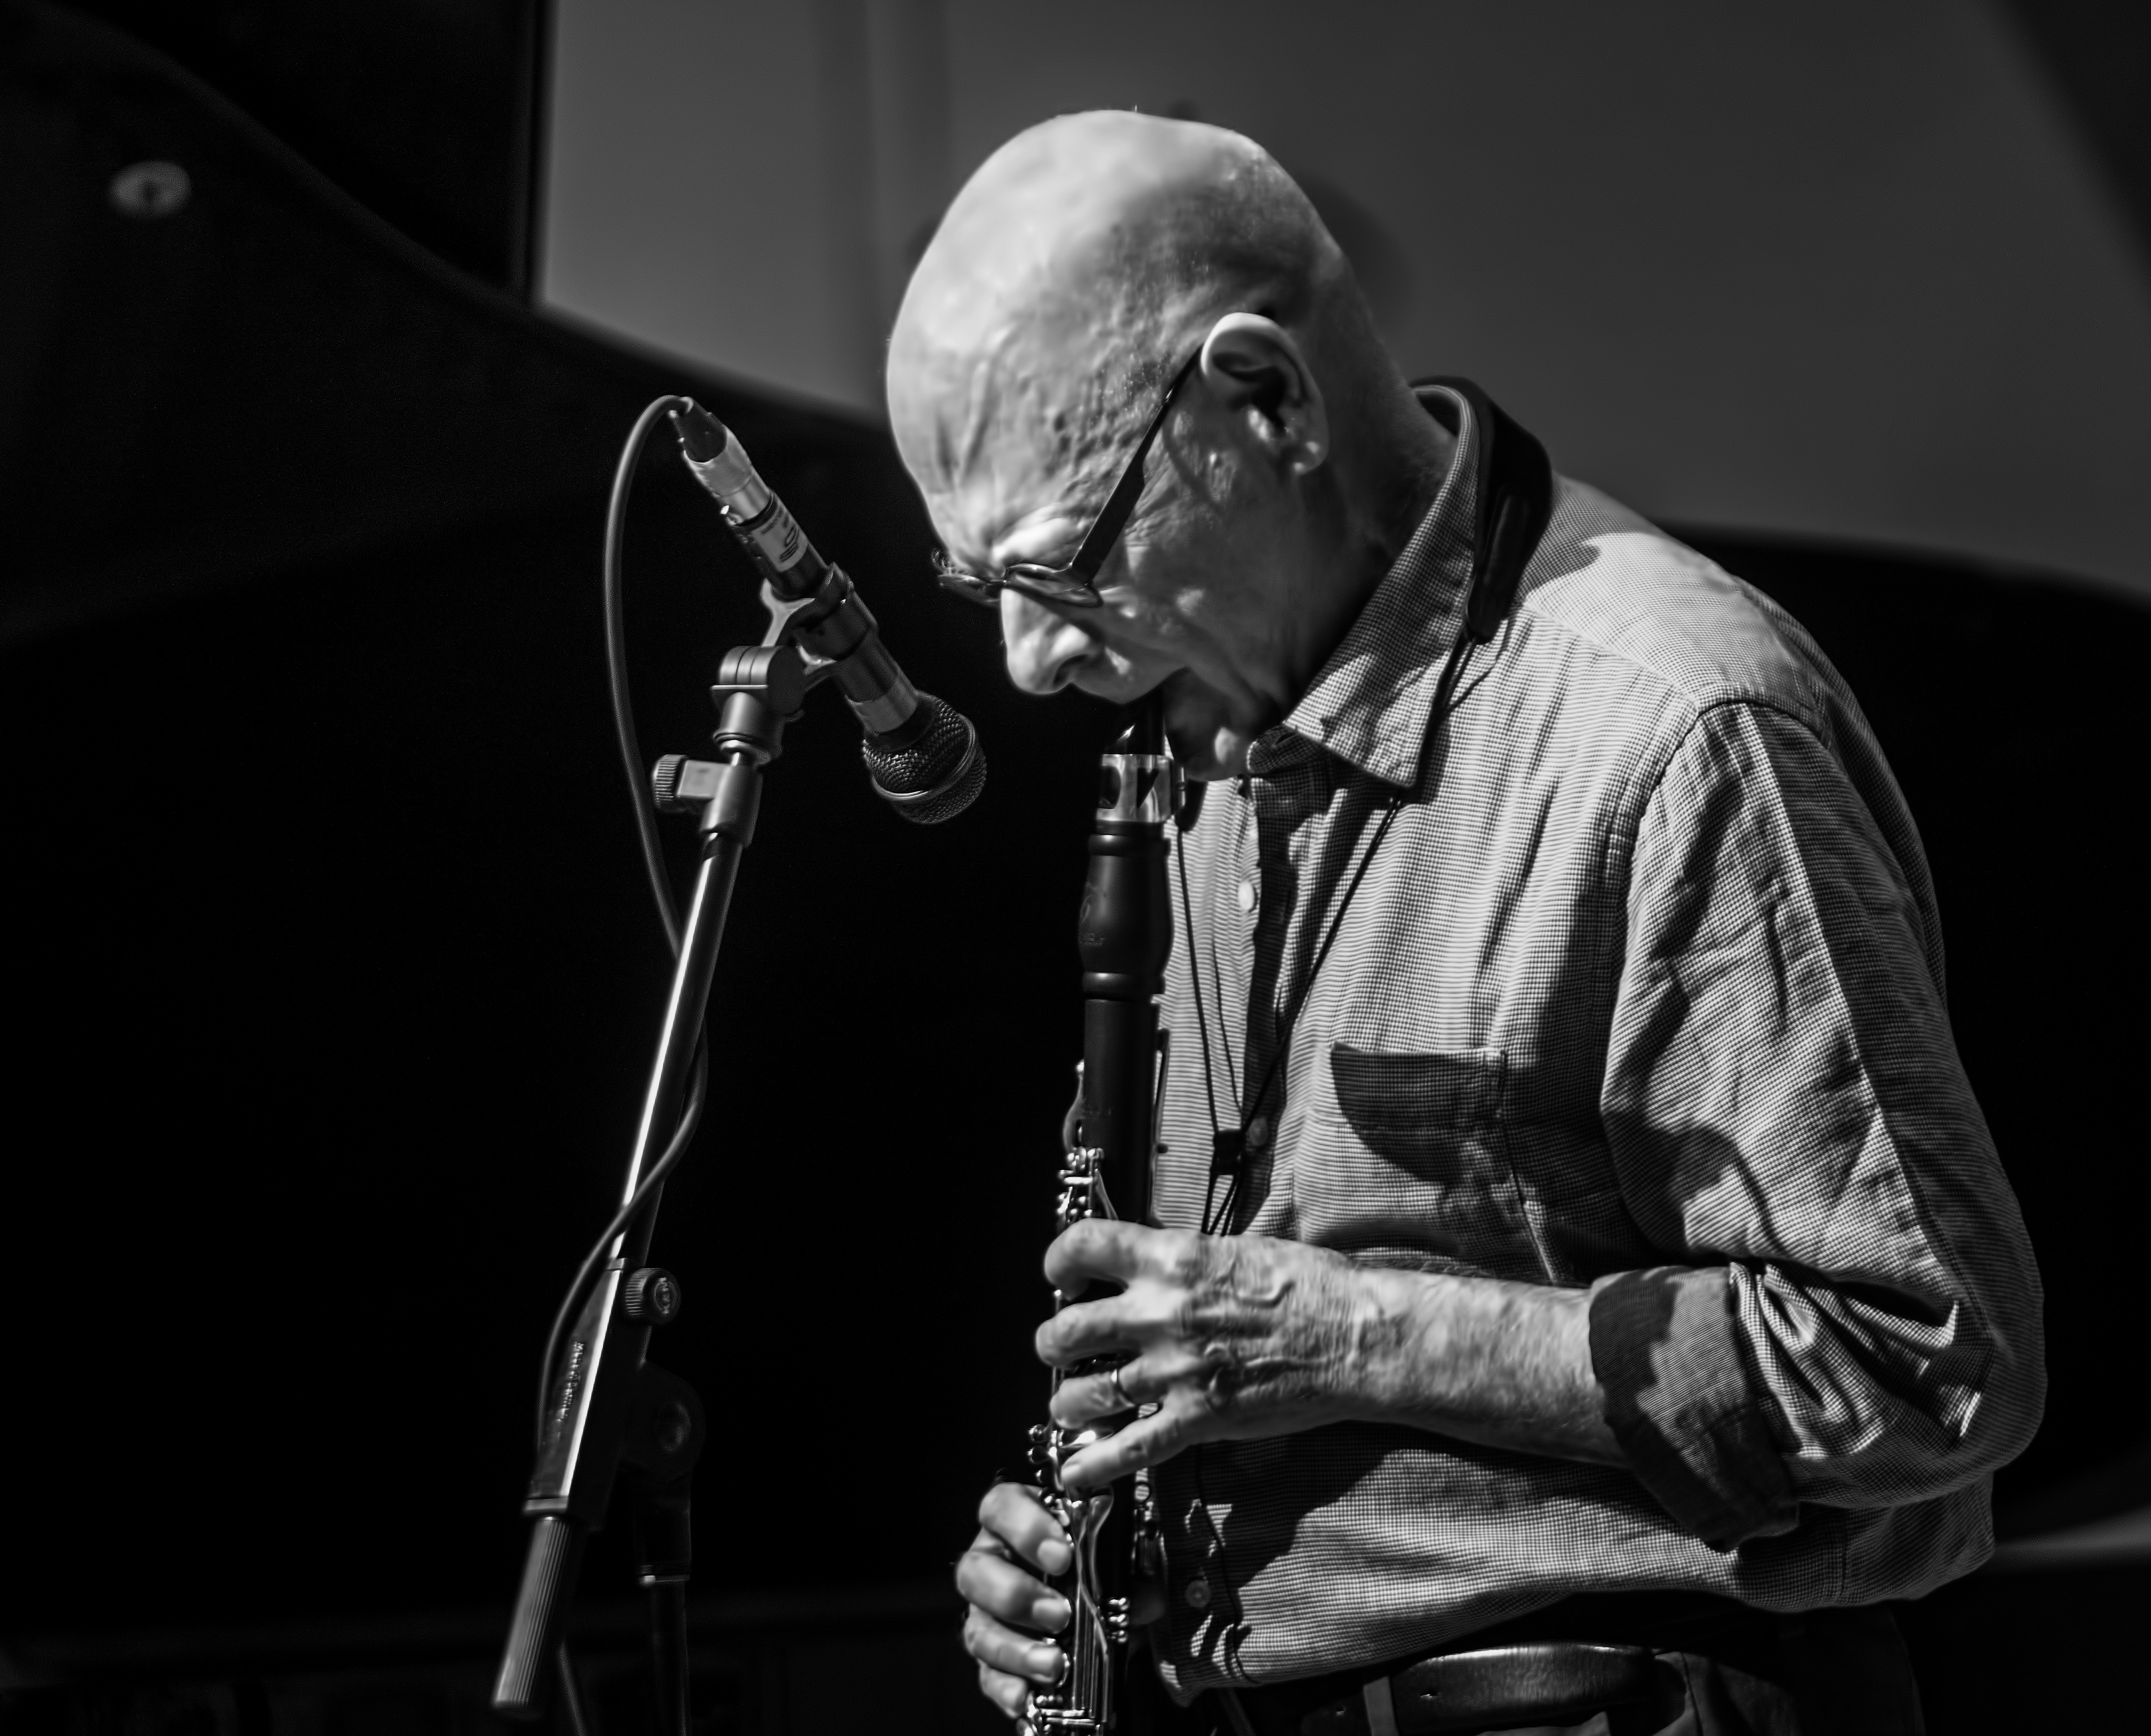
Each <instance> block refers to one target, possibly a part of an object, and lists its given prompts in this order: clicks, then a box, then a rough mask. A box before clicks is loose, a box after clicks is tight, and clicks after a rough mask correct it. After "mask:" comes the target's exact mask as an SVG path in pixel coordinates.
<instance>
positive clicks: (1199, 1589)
mask: <svg viewBox="0 0 2151 1736" xmlns="http://www.w3.org/2000/svg"><path fill="white" fill-rule="evenodd" d="M1181 1596H1182V1597H1185V1598H1186V1599H1187V1607H1189V1608H1190V1609H1207V1608H1209V1607H1210V1582H1209V1581H1208V1580H1207V1579H1205V1578H1204V1577H1202V1575H1201V1574H1199V1573H1198V1574H1197V1575H1196V1576H1195V1577H1194V1578H1192V1579H1191V1580H1189V1581H1188V1582H1187V1590H1186V1591H1185V1592H1182V1593H1181Z"/></svg>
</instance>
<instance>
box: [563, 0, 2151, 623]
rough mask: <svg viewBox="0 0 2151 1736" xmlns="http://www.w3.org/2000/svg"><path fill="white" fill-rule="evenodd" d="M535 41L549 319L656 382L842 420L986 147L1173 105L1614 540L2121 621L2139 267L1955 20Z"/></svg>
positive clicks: (967, 29) (1482, 11)
mask: <svg viewBox="0 0 2151 1736" xmlns="http://www.w3.org/2000/svg"><path fill="white" fill-rule="evenodd" d="M557 15H558V20H559V25H558V28H559V40H558V44H557V52H556V54H555V57H554V64H555V68H556V73H555V88H554V118H553V132H552V158H551V165H550V186H549V205H548V218H547V228H546V235H545V258H544V294H545V296H546V299H547V300H548V301H549V303H550V305H552V306H554V307H555V308H557V309H559V310H560V311H563V312H564V313H567V314H569V315H572V316H576V317H579V318H581V319H585V320H588V321H595V323H597V324H599V325H601V326H606V327H609V328H610V329H613V330H615V331H618V332H622V333H625V334H627V335H630V336H631V337H635V338H637V339H639V340H641V341H643V342H647V343H650V344H654V345H656V346H658V347H662V348H666V349H669V350H671V351H674V352H677V353H679V354H681V356H683V357H691V358H693V359H696V360H697V361H700V362H705V363H707V364H710V365H713V366H716V367H720V368H722V369H725V370H727V371H730V372H735V373H737V374H740V375H741V376H744V377H747V378H750V379H752V380H755V381H759V382H765V383H767V384H769V385H771V386H773V387H777V388H779V389H782V390H784V391H786V392H792V393H796V394H802V395H805V396H808V397H816V398H819V399H822V400H825V401H828V402H834V403H838V404H845V405H850V406H854V407H858V408H860V409H862V410H863V411H866V412H873V410H874V407H875V406H876V404H877V401H878V372H879V351H880V342H881V338H882V336H883V333H884V332H885V331H886V329H887V324H888V317H889V315H890V314H891V312H892V311H893V308H894V306H895V303H896V298H897V296H898V295H899V294H900V292H901V290H902V286H903V277H904V275H905V272H906V270H907V269H908V262H909V259H910V257H912V256H914V250H915V247H916V245H918V243H919V240H922V239H923V235H924V231H925V230H926V228H927V227H928V226H929V225H930V224H931V222H932V220H933V217H934V213H935V212H936V211H938V210H939V207H940V205H941V203H942V202H943V201H944V200H945V199H946V198H947V196H948V195H949V193H951V192H953V190H954V188H955V187H956V186H957V185H959V184H960V182H961V180H962V178H963V176H964V175H965V174H966V173H968V172H969V170H970V169H971V168H972V167H973V166H974V165H975V164H977V163H978V162H979V160H980V159H982V158H983V157H984V155H985V154H987V153H988V152H989V151H990V150H991V149H993V148H994V146H995V145H996V144H999V143H1000V141H1001V140H1002V139H1005V137H1007V136H1008V135H1009V134H1010V133H1012V132H1014V131H1015V130H1016V129H1019V128H1020V127H1022V126H1024V125H1026V124H1029V123H1030V122H1031V121H1034V120H1036V119H1041V118H1043V117H1045V116H1046V115H1050V114H1057V113H1061V112H1065V111H1066V110H1069V109H1082V108H1095V107H1109V106H1133V107H1140V108H1142V109H1150V110H1153V111H1165V110H1168V109H1181V110H1182V111H1183V112H1186V111H1188V110H1192V112H1195V113H1197V114H1200V115H1201V117H1202V119H1206V120H1213V121H1217V122H1218V123H1220V124H1224V125H1227V126H1232V127H1237V128H1239V129H1242V130H1243V131H1245V132H1248V133H1249V134H1252V135H1253V136H1254V137H1255V138H1257V139H1260V140H1261V141H1262V142H1263V144H1266V145H1268V147H1269V148H1270V149H1271V150H1273V152H1274V153H1275V154H1277V155H1278V157H1279V158H1280V159H1282V160H1283V162H1284V164H1286V166H1287V167H1288V169H1290V170H1293V172H1294V173H1295V174H1297V175H1299V176H1301V177H1302V179H1303V180H1305V181H1307V182H1308V183H1309V184H1310V185H1312V186H1313V188H1314V189H1315V190H1316V191H1317V194H1318V203H1323V204H1325V205H1327V206H1329V207H1330V208H1331V209H1332V210H1334V211H1335V213H1336V215H1335V218H1334V226H1336V227H1337V228H1338V229H1339V230H1340V239H1342V240H1344V241H1345V243H1346V245H1347V246H1348V248H1354V247H1355V244H1356V248H1357V251H1359V252H1361V253H1362V254H1363V255H1364V256H1365V257H1364V261H1363V263H1364V265H1365V266H1368V267H1369V268H1370V269H1369V270H1368V271H1366V272H1365V274H1364V275H1366V276H1368V277H1369V279H1370V284H1371V287H1373V288H1374V291H1376V292H1377V299H1378V302H1379V306H1380V307H1381V310H1382V311H1383V314H1384V326H1385V328H1386V330H1387V331H1388V332H1389V337H1390V340H1391V342H1392V343H1393V345H1394V347H1395V349H1396V351H1397V353H1398V356H1399V359H1400V360H1401V361H1402V362H1404V365H1405V367H1407V368H1408V369H1409V370H1410V371H1411V372H1463V373H1469V374H1471V375H1473V376H1475V377H1477V378H1478V379H1479V380H1480V382H1482V383H1483V384H1485V386H1486V387H1487V388H1488V389H1489V390H1490V391H1491V392H1493V393H1494V395H1495V396H1496V397H1498V398H1500V399H1501V401H1502V402H1503V403H1504V404H1505V405H1506V406H1507V407H1509V408H1510V409H1511V410H1512V411H1513V412H1516V414H1517V415H1518V416H1519V417H1520V418H1521V419H1522V420H1524V421H1525V422H1526V423H1527V425H1529V426H1531V427H1532V428H1535V429H1536V430H1537V431H1538V432H1539V433H1541V435H1543V436H1544V437H1545V438H1546V439H1547V441H1548V443H1550V444H1551V447H1552V448H1553V449H1554V453H1555V458H1556V463H1558V464H1560V465H1561V468H1563V469H1565V470H1566V471H1568V472H1569V473H1571V474H1575V475H1578V476H1582V477H1585V478H1589V479H1590V480H1592V481H1594V482H1596V483H1599V484H1600V485H1601V486H1602V487H1605V488H1608V489H1610V490H1611V491H1612V492H1613V493H1616V494H1618V495H1621V496H1622V497H1623V498H1625V499H1627V500H1628V501H1630V503H1631V504H1634V505H1636V506H1637V507H1639V508H1641V509H1643V510H1645V511H1647V512H1650V513H1654V514H1660V515H1663V516H1665V517H1668V518H1675V519H1688V520H1691V521H1694V522H1698V523H1709V524H1723V525H1732V526H1742V527H1749V528H1755V529H1784V530H1793V531H1804V532H1815V533H1822V534H1831V535H1839V536H1854V537H1863V538H1871V539H1881V540H1885V541H1894V542H1902V543H1912V544H1923V545H1926V546H1929V547H1934V548H1940V549H1954V550H1957V551H1961V552H1965V553H1971V554H1984V555H1988V556H1992V557H1995V558H1999V559H2011V560H2017V561H2024V562H2029V563H2032V564H2039V565H2045V566H2049V567H2055V568H2060V569H2067V570H2074V571H2078V572H2081V573H2084V574H2089V575H2093V576H2098V577H2103V578H2107V579H2112V580H2123V581H2129V582H2135V583H2139V584H2143V585H2147V586H2151V558H2147V557H2146V556H2145V555H2144V554H2143V552H2142V551H2141V546H2140V544H2141V539H2140V535H2139V533H2138V529H2137V526H2136V524H2135V522H2134V516H2135V509H2137V506H2138V499H2139V498H2140V497H2141V495H2142V494H2143V486H2142V483H2141V481H2140V479H2141V478H2146V477H2147V476H2151V421H2147V418H2146V415H2145V413H2144V411H2143V406H2146V405H2151V267H2147V261H2146V258H2145V256H2144V255H2143V253H2142V252H2141V251H2138V249H2137V248H2136V246H2135V245H2134V243H2133V240H2132V237H2131V235H2130V234H2129V232H2128V230H2127V228H2126V226H2125V223H2124V220H2123V217H2122V215H2121V213H2120V210H2119V208H2118V205H2116V204H2115V203H2114V202H2113V201H2112V200H2109V199H2108V197H2107V196H2106V195H2105V191H2104V189H2103V184H2102V183H2101V181H2100V180H2099V178H2098V175H2097V173H2096V171H2095V170H2094V168H2093V164H2091V161H2090V159H2089V158H2088V154H2087V153H2086V152H2085V150H2084V149H2083V146H2082V145H2081V144H2079V143H2078V140H2077V139H2076V137H2075V136H2074V134H2073V132H2072V131H2071V129H2070V127H2069V125H2068V124H2067V118H2066V116H2065V115H2064V114H2062V111H2061V110H2060V109H2059V108H2058V106H2057V104H2056V103H2055V101H2054V100H2053V99H2052V97H2051V96H2050V94H2049V93H2048V92H2047V88H2046V86H2045V85H2044V84H2043V82H2042V78H2041V77H2040V75H2039V73H2038V70H2037V67H2036V65H2035V64H2034V63H2032V61H2031V60H2030V59H2029V58H2028V56H2027V55H2026V54H2025V53H2023V52H2022V50H2021V49H2020V48H2019V47H2018V45H2017V43H2016V41H2015V39H2014V38H2012V36H2011V35H2010V34H2009V33H2008V31H2007V28H2006V26H2005V24H2004V23H2003V22H2002V18H2001V17H2000V15H1999V14H1998V13H1997V12H1996V11H1994V10H1992V9H1990V8H1989V7H1988V6H1987V5H1985V4H1982V3H1981V0H1886V3H1881V4H1877V3H1875V0H1812V3H1809V4H1805V5H1802V6H1799V7H1793V6H1789V5H1781V6H1778V7H1774V8H1761V7H1742V8H1734V7H1728V6H1724V5H1722V4H1712V3H1707V0H1625V3H1613V0H1419V3H1410V4H1405V3H1392V4H1381V3H1376V0H1326V3H1324V4H1323V5H1320V6H1310V5H1308V4H1306V3H1304V0H1302V3H1298V4H1293V3H1286V0H1148V3H1133V0H1090V3H1086V4H1084V5H1081V6H1075V5H1059V6H1050V7H1049V6H1047V5H1045V4H1042V3H1039V0H791V3H784V0H558V8H557ZM1339 207H1341V209H1339Z"/></svg>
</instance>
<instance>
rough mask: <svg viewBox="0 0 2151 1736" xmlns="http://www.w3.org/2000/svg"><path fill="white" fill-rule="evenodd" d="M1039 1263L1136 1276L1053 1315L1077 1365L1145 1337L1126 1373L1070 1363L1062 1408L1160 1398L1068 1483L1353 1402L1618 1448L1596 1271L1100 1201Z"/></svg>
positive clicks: (1076, 1412) (1442, 1427)
mask: <svg viewBox="0 0 2151 1736" xmlns="http://www.w3.org/2000/svg"><path fill="white" fill-rule="evenodd" d="M1045 1275H1046V1277H1047V1278H1048V1279H1049V1280H1050V1281H1051V1282H1052V1283H1053V1284H1054V1285H1055V1287H1056V1288H1059V1289H1060V1290H1061V1291H1062V1292H1063V1293H1066V1294H1070V1295H1073V1294H1076V1293H1080V1292H1081V1291H1082V1290H1083V1288H1085V1287H1086V1285H1087V1284H1088V1283H1090V1282H1091V1280H1092V1279H1094V1278H1111V1279H1113V1280H1115V1281H1116V1282H1118V1283H1121V1284H1124V1285H1125V1286H1126V1289H1125V1290H1124V1291H1122V1293H1121V1294H1119V1295H1116V1296H1109V1297H1106V1298H1103V1299H1101V1300H1100V1301H1097V1302H1083V1303H1075V1304H1073V1305H1072V1306H1070V1307H1068V1308H1063V1309H1061V1311H1060V1313H1057V1314H1055V1316H1054V1317H1053V1318H1051V1319H1050V1320H1048V1321H1047V1322H1046V1323H1045V1324H1044V1325H1043V1326H1041V1327H1040V1328H1039V1329H1038V1354H1039V1357H1040V1360H1042V1361H1045V1362H1047V1363H1050V1364H1052V1365H1054V1366H1055V1367H1056V1368H1067V1367H1070V1366H1071V1365H1072V1364H1076V1363H1079V1362H1082V1361H1084V1360H1085V1359H1087V1358H1090V1357H1093V1356H1102V1355H1106V1354H1111V1353H1114V1352H1118V1351H1132V1352H1133V1353H1134V1354H1133V1356H1132V1357H1131V1359H1130V1360H1129V1361H1128V1362H1127V1363H1126V1364H1124V1365H1123V1366H1122V1367H1121V1369H1119V1370H1118V1375H1119V1379H1118V1381H1117V1388H1118V1389H1117V1390H1116V1381H1115V1380H1114V1379H1113V1377H1112V1376H1111V1375H1106V1374H1090V1375H1084V1376H1080V1377H1078V1378H1075V1379H1070V1380H1066V1381H1064V1382H1063V1383H1062V1384H1061V1387H1060V1392H1059V1393H1058V1394H1055V1398H1054V1400H1053V1415H1054V1420H1055V1421H1056V1422H1059V1423H1060V1424H1063V1425H1067V1426H1070V1427H1080V1426H1081V1425H1084V1424H1086V1423H1094V1422H1099V1421H1102V1420H1105V1419H1106V1418H1108V1417H1111V1416H1115V1415H1121V1414H1124V1413H1125V1412H1126V1411H1127V1410H1128V1409H1129V1408H1130V1407H1131V1405H1141V1404H1151V1403H1153V1402H1154V1403H1156V1405H1157V1407H1158V1408H1157V1410H1156V1411H1155V1412H1154V1413H1153V1414H1152V1415H1149V1416H1146V1417H1142V1418H1140V1419H1138V1420H1136V1421H1133V1422H1131V1423H1129V1424H1128V1425H1126V1426H1125V1427H1124V1428H1122V1429H1121V1430H1119V1432H1117V1433H1116V1434H1114V1435H1110V1436H1108V1437H1107V1438H1106V1440H1101V1441H1100V1442H1099V1443H1098V1444H1097V1445H1095V1446H1091V1447H1087V1448H1086V1449H1085V1450H1083V1451H1081V1453H1078V1454H1077V1455H1075V1457H1074V1458H1072V1459H1070V1460H1069V1461H1068V1462H1067V1464H1066V1465H1064V1466H1063V1467H1062V1470H1061V1480H1062V1482H1063V1483H1064V1484H1065V1485H1068V1486H1070V1487H1071V1488H1082V1489H1096V1488H1101V1487H1103V1486H1104V1485H1106V1484H1107V1483H1110V1482H1111V1481H1112V1480H1114V1479H1116V1478H1117V1477H1121V1476H1125V1475H1126V1474H1127V1473H1128V1472H1130V1471H1131V1470H1135V1469H1136V1468H1137V1467H1138V1466H1141V1465H1156V1464H1158V1463H1160V1462H1161V1461H1162V1460H1167V1459H1170V1458H1172V1456H1173V1455H1175V1454H1177V1453H1180V1452H1182V1451H1184V1450H1186V1449H1187V1448H1188V1447H1191V1446H1193V1445H1196V1444H1197V1442H1199V1441H1205V1440H1262V1439H1265V1438H1267V1437H1269V1436H1273V1435H1294V1434H1298V1432H1300V1431H1301V1430H1305V1429H1317V1428H1320V1427H1322V1426H1323V1425H1325V1424H1329V1423H1337V1422H1346V1421H1382V1422H1399V1423H1409V1424H1411V1425H1415V1426H1416V1427H1419V1428H1423V1429H1430V1430H1435V1431H1436V1432H1439V1433H1441V1434H1445V1435H1454V1436H1455V1437H1457V1438H1458V1439H1460V1440H1472V1441H1478V1442H1480V1443H1482V1444H1484V1445H1490V1446H1504V1447H1512V1448H1516V1449H1518V1450H1522V1451H1525V1452H1533V1453H1543V1454H1546V1455H1549V1456H1551V1457H1556V1458H1562V1459H1576V1460H1587V1461H1590V1462H1592V1463H1597V1464H1603V1465H1618V1464H1620V1463H1622V1458H1621V1452H1620V1449H1619V1447H1618V1446H1617V1445H1615V1443H1614V1440H1613V1436H1612V1430H1609V1429H1608V1428H1607V1425H1606V1423H1605V1420H1604V1415H1603V1399H1602V1394H1601V1393H1600V1391H1599V1389H1598V1384H1597V1378H1596V1376H1595V1375H1594V1374H1592V1365H1591V1341H1590V1312H1591V1298H1590V1293H1589V1292H1588V1291H1587V1290H1582V1289H1572V1290H1571V1289H1558V1288H1552V1287H1551V1286H1546V1285H1541V1284H1524V1283H1509V1282H1506V1281H1504V1280H1501V1279H1497V1278H1459V1277H1451V1276H1447V1275H1444V1274H1440V1273H1422V1272H1398V1271H1391V1270H1389V1269H1387V1268H1381V1267H1374V1266H1361V1265H1358V1264H1355V1263H1354V1262H1352V1261H1350V1260H1348V1259H1346V1258H1344V1256H1343V1255H1342V1254H1339V1253H1333V1252H1331V1251H1330V1250H1329V1249H1327V1248H1313V1247H1309V1246H1308V1245H1307V1244H1306V1243H1299V1242H1284V1241H1278V1240H1276V1239H1273V1238H1272V1237H1267V1236H1197V1235H1193V1234H1191V1233H1189V1232H1186V1231H1177V1230H1154V1229H1150V1228H1146V1227H1144V1226H1143V1225H1141V1224H1133V1223H1122V1222H1113V1221H1111V1220H1106V1219H1086V1220H1085V1221H1084V1222H1081V1223H1077V1224H1075V1225H1072V1226H1070V1227H1069V1228H1068V1229H1067V1230H1065V1231H1064V1232H1062V1233H1061V1235H1060V1237H1059V1238H1058V1239H1056V1240H1055V1243H1053V1245H1052V1247H1051V1248H1048V1249H1047V1250H1046V1254H1045Z"/></svg>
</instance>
